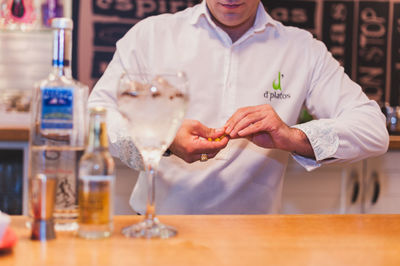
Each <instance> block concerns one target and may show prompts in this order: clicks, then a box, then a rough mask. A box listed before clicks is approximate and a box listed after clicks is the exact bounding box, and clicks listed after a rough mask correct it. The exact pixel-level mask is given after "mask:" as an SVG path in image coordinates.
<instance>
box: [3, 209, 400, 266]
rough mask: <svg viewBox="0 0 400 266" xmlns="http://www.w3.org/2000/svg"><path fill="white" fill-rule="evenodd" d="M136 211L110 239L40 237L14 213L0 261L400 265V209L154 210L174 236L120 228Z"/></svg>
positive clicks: (126, 220)
mask: <svg viewBox="0 0 400 266" xmlns="http://www.w3.org/2000/svg"><path fill="white" fill-rule="evenodd" d="M141 218H142V217H139V216H117V217H115V224H116V226H115V227H116V230H115V233H114V235H113V236H112V237H111V238H109V239H102V240H85V239H79V238H77V237H75V236H73V235H72V234H71V233H63V234H61V233H58V235H57V239H55V240H52V241H48V242H43V243H40V242H37V241H31V240H29V236H30V232H29V230H28V229H27V228H25V226H24V223H25V221H26V217H21V216H16V217H13V218H12V224H11V227H12V229H14V231H15V232H16V233H17V235H18V238H19V240H18V243H17V244H16V246H15V247H14V249H13V252H11V253H8V254H2V255H0V265H2V266H6V265H16V266H18V265H21V266H26V265H118V266H120V265H185V266H193V265H206V266H208V265H274V266H279V265H296V266H299V265H307V266H312V265H317V266H321V265H324V266H326V265H335V266H338V265H340V266H343V265H352V266H355V265H363V266H366V265H379V266H380V265H382V266H383V265H385V266H390V265H396V266H398V265H400V215H243V216H237V215H236V216H231V215H225V216H221V215H215V216H189V215H188V216H160V220H161V221H163V222H165V223H167V224H169V225H172V226H175V227H176V228H177V229H178V231H179V233H178V235H177V236H176V237H175V238H172V239H167V240H162V239H130V238H125V237H124V236H123V235H121V234H120V231H121V228H122V227H124V226H127V225H129V224H131V223H132V222H135V221H139V220H140V219H141Z"/></svg>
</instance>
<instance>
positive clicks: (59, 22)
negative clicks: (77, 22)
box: [51, 18, 74, 30]
mask: <svg viewBox="0 0 400 266" xmlns="http://www.w3.org/2000/svg"><path fill="white" fill-rule="evenodd" d="M51 27H52V28H55V29H67V30H72V29H73V28H74V22H73V21H72V19H70V18H53V19H52V20H51Z"/></svg>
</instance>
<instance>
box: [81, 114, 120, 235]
mask: <svg viewBox="0 0 400 266" xmlns="http://www.w3.org/2000/svg"><path fill="white" fill-rule="evenodd" d="M105 116H106V109H105V108H103V107H96V108H92V109H91V110H90V123H89V140H88V145H87V148H86V150H85V153H84V155H83V156H82V158H81V161H80V164H79V218H78V224H79V229H78V235H79V236H80V237H83V238H89V239H96V238H103V237H108V236H110V235H111V233H112V230H113V207H114V206H113V205H114V182H115V173H114V160H113V158H112V157H111V154H110V153H109V151H108V139H107V129H106V122H105V119H106V118H105Z"/></svg>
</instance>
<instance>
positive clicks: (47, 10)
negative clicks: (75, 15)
mask: <svg viewBox="0 0 400 266" xmlns="http://www.w3.org/2000/svg"><path fill="white" fill-rule="evenodd" d="M41 11H42V23H43V25H44V26H46V27H51V20H52V19H53V18H60V17H62V16H63V15H64V10H63V5H62V4H61V3H60V1H59V0H46V1H45V2H44V3H43V4H42V9H41Z"/></svg>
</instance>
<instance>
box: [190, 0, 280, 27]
mask: <svg viewBox="0 0 400 266" xmlns="http://www.w3.org/2000/svg"><path fill="white" fill-rule="evenodd" d="M200 18H205V19H206V20H207V21H208V22H209V23H210V25H213V26H214V27H216V25H215V23H214V22H213V21H212V19H211V14H210V11H209V10H208V8H207V5H206V0H203V1H202V2H201V3H200V4H199V5H198V6H197V8H195V9H194V12H193V15H192V18H191V20H190V23H191V24H193V25H196V24H197V23H199V21H200ZM267 25H272V26H274V27H276V26H277V21H275V20H274V19H273V18H272V17H271V16H270V15H269V14H268V13H267V12H266V11H265V8H264V6H263V4H262V3H261V2H260V3H259V4H258V9H257V15H256V21H255V22H254V25H253V31H254V32H260V31H263V30H264V29H265V28H266V26H267Z"/></svg>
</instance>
